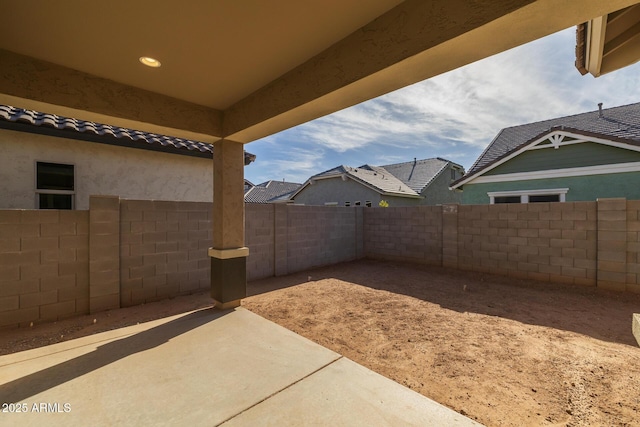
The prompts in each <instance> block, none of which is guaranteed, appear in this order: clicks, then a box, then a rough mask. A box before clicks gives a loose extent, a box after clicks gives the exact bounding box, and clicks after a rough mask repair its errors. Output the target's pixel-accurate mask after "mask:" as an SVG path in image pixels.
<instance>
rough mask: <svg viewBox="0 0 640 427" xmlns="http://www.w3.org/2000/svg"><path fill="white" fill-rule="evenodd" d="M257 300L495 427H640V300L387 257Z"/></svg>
mask: <svg viewBox="0 0 640 427" xmlns="http://www.w3.org/2000/svg"><path fill="white" fill-rule="evenodd" d="M248 291H249V293H250V294H251V295H252V296H251V297H249V298H247V299H245V300H243V306H244V307H245V308H247V309H249V310H252V311H254V312H255V313H257V314H259V315H261V316H263V317H265V318H267V319H270V320H272V321H274V322H276V323H278V324H280V325H282V326H284V327H286V328H289V329H291V330H293V331H295V332H297V333H299V334H301V335H303V336H305V337H307V338H309V339H311V340H313V341H315V342H317V343H319V344H321V345H323V346H325V347H327V348H330V349H332V350H334V351H336V352H338V353H340V354H342V355H344V356H346V357H348V358H350V359H352V360H354V361H356V362H358V363H360V364H362V365H364V366H366V367H368V368H370V369H372V370H374V371H376V372H379V373H380V374H382V375H385V376H387V377H389V378H391V379H393V380H395V381H397V382H399V383H401V384H404V385H406V386H407V387H410V388H411V389H413V390H415V391H417V392H419V393H421V394H423V395H425V396H427V397H429V398H431V399H434V400H436V401H438V402H440V403H442V404H444V405H446V406H448V407H450V408H452V409H454V410H456V411H458V412H460V413H462V414H465V415H467V416H468V417H470V418H472V419H475V420H477V421H479V422H481V423H483V424H485V425H488V426H523V425H531V426H539V425H557V426H640V348H638V346H637V343H636V342H635V339H634V338H633V336H632V334H631V314H632V313H633V312H636V313H637V312H640V295H634V294H622V293H611V292H604V291H600V290H597V289H593V288H583V287H569V286H562V285H557V284H544V283H539V282H534V281H521V280H514V279H510V278H504V277H499V276H491V275H482V274H478V273H467V272H460V271H454V270H446V269H442V268H435V267H426V266H416V265H407V264H399V263H390V262H379V261H358V262H353V263H347V264H340V265H336V266H331V267H325V268H321V269H316V270H312V271H307V272H304V273H300V274H294V275H291V276H287V277H279V278H271V279H265V280H261V281H256V282H252V283H250V284H249V285H248ZM210 305H211V300H210V299H209V297H208V295H207V294H196V295H190V296H185V297H178V298H173V299H171V300H166V301H161V302H158V303H152V304H146V305H143V306H139V307H132V308H127V309H121V310H112V311H109V312H106V313H100V314H98V315H93V316H82V317H78V318H73V319H67V320H64V321H59V322H56V323H50V324H43V325H36V326H34V327H33V328H21V329H13V330H6V329H5V330H0V354H7V353H11V352H15V351H21V350H25V349H28V348H34V347H38V346H42V345H47V344H51V343H54V342H59V341H63V340H67V339H73V338H77V337H80V336H85V335H89V334H92V333H96V332H100V331H105V330H109V329H114V328H118V327H122V326H126V325H131V324H136V323H138V322H144V321H149V320H152V319H155V318H160V317H165V316H169V315H172V314H177V313H181V312H185V311H190V310H194V309H198V308H203V307H209V306H210ZM94 319H95V322H94Z"/></svg>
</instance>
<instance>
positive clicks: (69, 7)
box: [0, 0, 637, 311]
mask: <svg viewBox="0 0 640 427" xmlns="http://www.w3.org/2000/svg"><path fill="white" fill-rule="evenodd" d="M636 3H637V1H635V0H612V1H608V2H601V1H597V0H589V1H577V0H576V1H569V2H562V3H561V4H558V2H556V1H553V0H500V1H492V2H468V1H464V0H456V1H450V0H434V1H428V2H426V1H420V0H409V1H398V0H377V1H370V2H367V3H366V5H363V4H362V2H357V1H352V2H344V1H326V0H322V1H317V2H304V4H303V3H300V2H297V1H289V0H286V1H282V2H278V3H277V4H271V3H269V4H268V5H267V4H265V3H264V2H254V1H251V2H227V1H215V2H204V1H203V2H193V3H189V4H188V5H186V6H185V5H184V4H178V3H172V2H169V3H162V4H160V5H159V4H157V3H155V2H146V1H144V2H136V3H135V4H131V3H130V2H126V1H115V2H109V3H108V4H92V5H87V4H86V3H85V2H82V1H80V0H75V1H70V2H66V3H65V5H64V7H60V6H59V5H56V4H53V3H42V4H38V5H37V6H34V5H33V4H29V3H15V2H12V3H11V4H10V5H9V4H8V5H5V6H4V7H3V10H4V11H5V12H6V13H3V14H2V17H0V36H1V37H0V64H1V67H0V77H1V78H0V102H2V103H4V104H8V105H13V106H16V107H21V108H32V109H36V110H39V111H43V112H48V113H54V114H59V115H63V116H66V117H74V118H78V119H84V120H92V121H97V122H100V123H108V124H112V125H117V126H124V127H128V128H133V129H139V130H143V131H147V132H156V133H161V134H167V135H172V136H176V137H186V138H191V139H196V140H200V141H205V142H210V143H213V144H214V147H215V155H214V156H213V168H214V182H213V199H214V200H215V203H214V209H213V223H214V224H216V225H217V226H216V227H214V234H213V242H212V247H211V248H210V249H209V256H210V258H211V273H212V274H211V282H212V283H211V294H212V297H213V298H214V299H215V300H216V301H217V302H218V304H219V307H221V308H230V307H235V306H238V305H239V302H240V300H241V299H242V298H243V297H245V296H246V273H245V266H246V257H247V255H248V249H247V247H246V245H245V236H244V201H243V190H242V189H243V164H244V163H243V162H244V156H243V145H244V144H247V143H250V142H251V141H255V140H257V139H259V138H262V137H265V136H267V135H271V134H273V133H276V132H279V131H281V130H284V129H287V128H290V127H293V126H296V125H298V124H301V123H304V122H306V121H309V120H312V119H315V118H318V117H320V116H323V115H326V114H329V113H331V112H334V111H337V110H340V109H342V108H345V107H348V106H351V105H354V104H356V103H359V102H362V101H365V100H368V99H371V98H373V97H376V96H379V95H382V94H384V93H387V92H390V91H392V90H395V89H398V88H401V87H404V86H407V85H409V84H412V83H415V82H418V81H421V80H424V79H427V78H429V77H432V76H435V75H438V74H441V73H444V72H446V71H449V70H452V69H455V68H457V67H460V66H463V65H465V64H468V63H470V62H473V61H476V60H479V59H482V58H485V57H487V56H490V55H493V54H496V53H499V52H502V51H504V50H506V49H509V48H512V47H515V46H518V45H520V44H523V43H527V42H529V41H531V40H535V39H537V38H540V37H543V36H546V35H548V34H551V33H553V32H555V31H559V30H562V29H564V28H567V27H570V26H574V25H578V24H581V23H585V22H589V21H590V20H592V19H594V18H598V17H606V16H609V15H608V14H610V13H612V12H615V11H618V10H621V9H623V8H627V7H629V6H632V5H634V4H636ZM635 15H636V14H635V13H634V14H627V16H630V18H629V19H626V21H628V22H626V24H625V25H623V26H621V27H620V28H621V29H620V30H619V31H618V30H617V31H618V32H621V34H619V37H616V38H615V43H614V44H615V46H613V47H615V48H618V47H621V46H622V47H625V49H624V51H625V55H624V56H625V58H627V59H628V58H629V57H632V58H633V57H637V52H636V50H637V49H634V48H630V47H629V46H630V45H631V46H633V44H630V43H628V41H629V40H633V37H635V34H636V33H637V31H634V28H635V26H634V25H633V23H634V22H635V21H636V19H635ZM601 21H602V20H600V21H599V22H601ZM605 21H606V19H605ZM600 27H601V26H600ZM600 27H599V28H600ZM594 34H595V35H597V36H598V37H604V32H603V31H599V32H595V33H594ZM604 41H605V42H606V41H607V40H604ZM609 41H611V40H609ZM605 42H603V43H601V47H602V49H603V50H604V49H607V46H609V48H613V47H612V45H611V44H608V45H607V43H605ZM592 56H593V55H592ZM627 62H628V61H627ZM617 63H618V66H624V65H625V62H624V61H620V60H618V62H617ZM143 64H144V65H143ZM145 65H150V66H149V67H147V66H145ZM102 261H104V260H102ZM96 262H98V261H97V260H96ZM113 262H114V263H117V261H113ZM114 267H115V266H114ZM116 286H118V283H117V279H110V280H109V279H107V280H105V283H103V284H102V286H101V287H100V290H99V291H94V292H93V294H92V295H90V301H89V304H90V309H91V311H99V310H106V309H109V308H114V307H117V306H118V301H117V296H116V293H115V292H114V291H113V290H114V288H115V287H116Z"/></svg>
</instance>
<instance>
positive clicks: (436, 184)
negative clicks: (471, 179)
mask: <svg viewBox="0 0 640 427" xmlns="http://www.w3.org/2000/svg"><path fill="white" fill-rule="evenodd" d="M456 176H457V177H460V174H458V175H456ZM453 181H454V180H452V179H451V166H449V167H447V169H445V170H444V171H442V173H441V174H440V175H438V177H436V179H435V180H434V181H433V182H432V183H431V185H429V186H428V187H427V188H426V189H425V190H424V191H423V192H422V195H423V196H425V198H424V199H423V200H421V203H420V204H422V205H429V206H435V205H444V204H448V203H462V193H461V192H459V191H451V190H449V185H451V183H452V182H453Z"/></svg>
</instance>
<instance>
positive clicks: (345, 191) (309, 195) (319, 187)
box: [295, 177, 421, 206]
mask: <svg viewBox="0 0 640 427" xmlns="http://www.w3.org/2000/svg"><path fill="white" fill-rule="evenodd" d="M380 200H386V201H387V202H388V203H389V206H415V205H418V204H419V202H420V201H421V200H420V199H411V198H407V197H392V196H382V195H380V193H378V192H377V191H375V190H372V189H370V188H368V187H366V186H364V185H362V184H359V183H357V182H355V181H353V180H352V179H347V180H346V181H343V180H342V178H340V177H338V178H329V179H319V180H317V181H316V182H314V183H313V184H312V185H307V186H306V187H305V188H304V189H303V190H302V191H300V193H298V195H297V196H296V197H295V204H300V205H303V204H304V205H324V204H325V203H327V202H337V203H338V206H344V202H351V206H353V203H354V202H356V201H360V203H361V204H362V206H364V204H365V202H366V201H371V205H372V206H378V203H380Z"/></svg>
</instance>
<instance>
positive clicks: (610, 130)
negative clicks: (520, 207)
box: [452, 103, 640, 204]
mask: <svg viewBox="0 0 640 427" xmlns="http://www.w3.org/2000/svg"><path fill="white" fill-rule="evenodd" d="M452 188H453V189H462V190H463V203H465V204H489V203H491V204H493V203H533V202H564V201H585V200H596V199H598V198H608V197H625V198H627V199H640V103H637V104H631V105H625V106H622V107H615V108H608V109H602V104H599V109H598V110H597V111H591V112H588V113H583V114H577V115H574V116H568V117H561V118H557V119H551V120H545V121H542V122H537V123H530V124H526V125H521V126H514V127H510V128H506V129H503V130H501V131H500V133H498V135H497V136H496V137H495V139H494V140H493V141H492V142H491V144H489V146H488V147H487V148H486V149H485V151H484V152H483V153H482V154H481V155H480V157H479V158H478V160H476V162H475V164H474V165H473V166H472V167H471V169H470V170H469V172H467V174H466V175H465V176H464V177H462V178H461V179H460V180H458V181H456V182H455V183H453V185H452Z"/></svg>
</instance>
